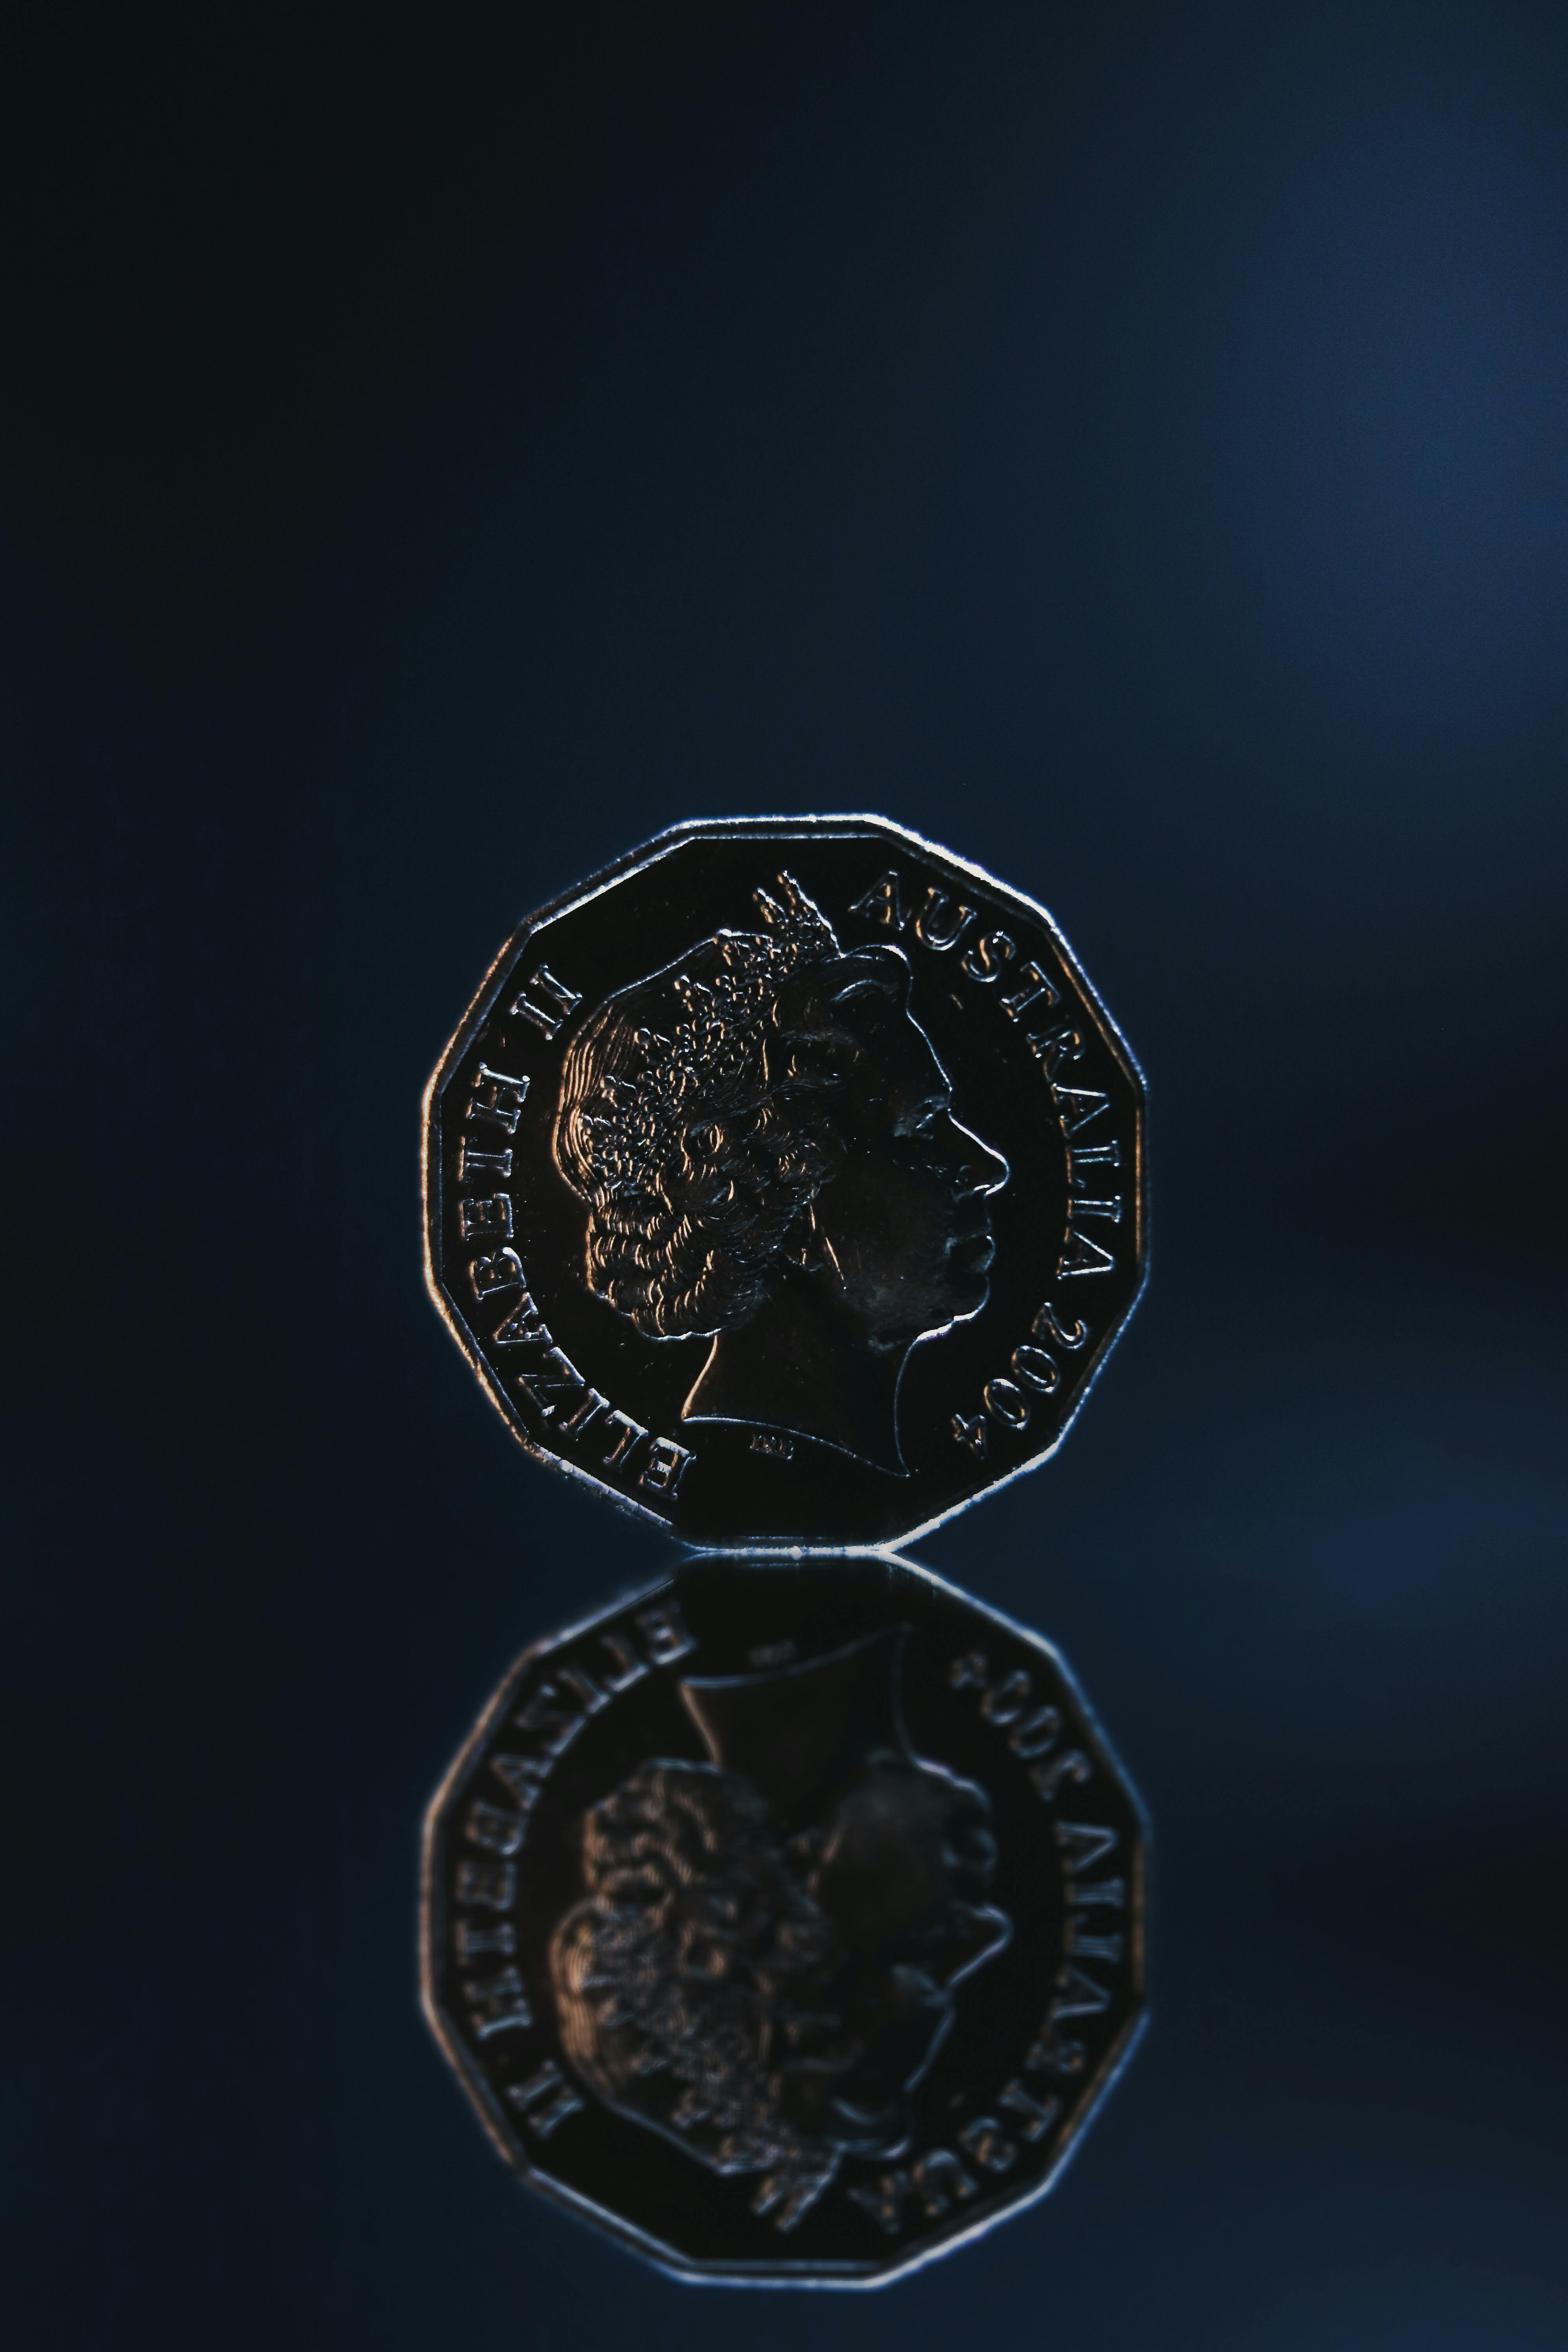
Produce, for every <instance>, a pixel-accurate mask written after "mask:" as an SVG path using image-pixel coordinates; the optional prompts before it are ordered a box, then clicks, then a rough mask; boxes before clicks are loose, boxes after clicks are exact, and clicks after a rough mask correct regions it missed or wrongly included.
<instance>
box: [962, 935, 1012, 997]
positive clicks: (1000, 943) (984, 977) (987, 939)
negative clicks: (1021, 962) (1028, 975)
mask: <svg viewBox="0 0 1568 2352" xmlns="http://www.w3.org/2000/svg"><path fill="white" fill-rule="evenodd" d="M1016 953H1017V949H1016V947H1015V946H1014V944H1013V942H1012V940H1010V939H1009V938H1008V937H1007V934H1006V932H1005V931H982V932H981V934H980V936H979V938H978V939H973V940H970V942H969V945H968V946H967V947H966V948H965V949H964V950H963V954H962V955H961V956H960V957H959V959H958V968H959V970H960V971H964V972H967V973H968V975H969V977H970V979H971V980H977V981H978V982H980V985H981V986H982V988H989V987H990V986H991V984H992V983H993V982H994V981H998V980H1000V979H1001V977H1002V972H1003V968H1004V966H1005V965H1006V964H1009V963H1011V962H1012V961H1013V958H1014V957H1015V955H1016Z"/></svg>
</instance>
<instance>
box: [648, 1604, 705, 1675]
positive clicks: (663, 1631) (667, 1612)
mask: <svg viewBox="0 0 1568 2352" xmlns="http://www.w3.org/2000/svg"><path fill="white" fill-rule="evenodd" d="M637 1625H638V1627H639V1629H640V1631H641V1633H642V1637H643V1642H644V1644H645V1646H646V1647H647V1654H648V1663H649V1664H650V1665H655V1666H668V1665H673V1664H674V1663H675V1661H676V1659H677V1658H684V1657H685V1656H686V1654H687V1653H688V1651H689V1650H694V1649H695V1648H696V1647H697V1636H696V1634H695V1633H688V1632H687V1630H686V1627H685V1625H684V1624H683V1623H682V1622H681V1617H680V1612H679V1609H678V1608H677V1607H676V1605H675V1603H674V1601H655V1603H654V1605H653V1607H652V1608H651V1609H639V1610H638V1611H637Z"/></svg>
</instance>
